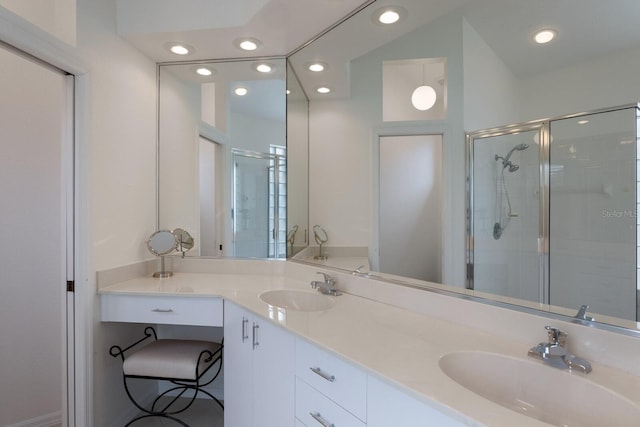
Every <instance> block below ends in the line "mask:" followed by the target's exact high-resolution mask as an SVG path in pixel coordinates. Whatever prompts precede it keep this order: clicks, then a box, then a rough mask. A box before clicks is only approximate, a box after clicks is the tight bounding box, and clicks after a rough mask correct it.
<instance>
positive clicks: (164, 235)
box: [147, 230, 179, 256]
mask: <svg viewBox="0 0 640 427" xmlns="http://www.w3.org/2000/svg"><path fill="white" fill-rule="evenodd" d="M178 244H179V242H178V237H176V235H175V234H174V233H172V232H171V231H170V230H158V231H156V232H155V233H153V234H152V235H151V237H149V240H147V248H148V249H149V252H151V253H152V254H154V255H156V256H164V255H169V254H170V253H171V252H173V251H175V250H177V249H178Z"/></svg>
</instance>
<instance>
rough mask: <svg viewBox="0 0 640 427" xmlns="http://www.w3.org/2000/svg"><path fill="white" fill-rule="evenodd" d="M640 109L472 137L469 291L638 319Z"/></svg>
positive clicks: (568, 118) (514, 127)
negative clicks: (639, 125) (639, 127)
mask: <svg viewBox="0 0 640 427" xmlns="http://www.w3.org/2000/svg"><path fill="white" fill-rule="evenodd" d="M638 111H639V110H638V106H637V105H631V106H623V107H618V108H612V109H606V110H599V111H596V112H591V113H580V114H574V115H571V116H564V117H559V118H555V119H549V120H540V121H534V122H529V123H525V124H518V125H509V126H505V127H501V128H494V129H487V130H482V131H477V132H472V133H469V134H467V153H468V159H467V179H468V192H467V193H468V197H467V203H468V206H467V288H469V289H475V290H478V291H482V292H487V293H491V294H497V295H501V296H504V297H509V298H516V299H519V300H526V301H531V302H534V303H542V304H549V305H552V306H557V307H567V308H572V309H575V310H577V309H578V308H579V307H580V306H582V305H585V304H587V305H589V306H590V312H594V313H599V314H602V315H607V316H612V317H616V318H622V319H627V320H632V321H635V320H637V319H638V313H637V305H638V304H637V299H638V286H637V280H636V275H637V271H638V270H637V264H638V263H637V259H638V254H639V253H640V252H639V251H638V246H637V240H638V238H637V237H638V218H637V199H638V197H637V194H638V191H639V190H638V188H639V187H638V181H639V177H638V161H639V160H638V148H637V147H638V139H637V138H638V129H637V128H638Z"/></svg>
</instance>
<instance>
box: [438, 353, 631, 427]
mask: <svg viewBox="0 0 640 427" xmlns="http://www.w3.org/2000/svg"><path fill="white" fill-rule="evenodd" d="M440 369H441V370H442V371H443V372H444V373H445V374H446V375H447V376H448V377H449V378H451V379H452V380H454V381H455V382H457V383H458V384H460V385H462V386H463V387H465V388H467V389H468V390H471V391H472V392H474V393H476V394H478V395H480V396H482V397H484V398H486V399H489V400H491V401H492V402H494V403H497V404H499V405H502V406H504V407H505V408H508V409H511V410H513V411H516V412H520V413H522V414H524V415H527V416H529V417H532V418H535V419H537V420H540V421H543V422H546V423H549V424H551V425H556V426H567V427H573V426H580V427H591V426H593V427H601V426H608V427H611V426H631V425H638V424H637V423H638V420H640V408H639V407H638V406H636V405H635V404H633V402H631V401H629V400H627V399H626V398H624V397H623V396H621V395H619V394H617V393H615V392H613V391H611V390H609V389H607V388H604V387H602V386H600V385H598V384H596V383H594V382H592V381H589V380H587V379H585V378H583V377H582V376H580V375H576V374H571V373H569V372H565V371H560V370H557V369H553V368H551V367H549V366H545V365H543V364H540V363H536V362H531V361H528V360H523V359H518V358H515V357H509V356H503V355H500V354H495V353H485V352H480V351H467V352H457V353H449V354H446V355H444V356H443V357H442V358H441V359H440Z"/></svg>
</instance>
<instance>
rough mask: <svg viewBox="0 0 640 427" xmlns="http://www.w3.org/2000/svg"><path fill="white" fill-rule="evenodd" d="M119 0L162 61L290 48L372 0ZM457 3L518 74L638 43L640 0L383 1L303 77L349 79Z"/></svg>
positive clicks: (122, 24)
mask: <svg viewBox="0 0 640 427" xmlns="http://www.w3.org/2000/svg"><path fill="white" fill-rule="evenodd" d="M116 1H117V6H118V8H117V11H118V12H117V16H118V32H119V34H120V35H121V36H122V37H123V38H125V39H126V40H128V41H129V42H130V43H132V44H133V45H134V46H136V47H137V48H138V49H139V50H141V51H142V52H144V53H145V54H146V55H148V56H149V57H150V58H152V59H153V60H155V61H156V62H171V61H180V60H202V59H229V58H257V57H270V56H285V55H288V54H289V53H291V52H293V51H294V50H296V49H297V48H298V47H300V46H302V45H304V44H305V43H306V42H308V41H309V40H312V39H314V37H316V36H317V35H319V34H321V33H322V32H323V31H324V30H326V29H327V28H329V27H330V26H332V25H333V24H335V23H336V22H338V21H340V20H341V19H342V18H343V17H345V16H347V15H349V14H350V13H352V12H353V11H354V10H357V9H359V8H361V7H362V6H363V5H365V4H367V3H371V1H363V0H116ZM383 5H400V6H402V7H404V9H405V10H406V11H407V13H406V16H405V17H404V19H403V20H402V21H401V22H400V23H399V24H395V25H393V26H381V25H376V24H375V23H374V22H373V21H372V19H371V14H372V11H374V10H376V9H378V8H380V7H381V6H383ZM452 12H459V13H461V14H462V15H463V16H464V17H465V19H466V20H467V22H468V23H469V24H470V25H471V26H472V27H473V28H474V29H475V30H476V32H477V33H478V34H479V35H480V37H482V39H483V40H484V41H485V42H486V43H487V44H488V45H489V46H491V48H492V49H493V50H494V52H495V53H496V54H497V55H498V57H500V58H501V59H502V61H503V62H504V63H505V65H506V66H507V67H508V68H509V69H510V70H511V71H512V73H513V74H514V75H515V76H516V77H518V78H526V77H527V76H532V75H534V74H537V73H539V72H541V71H550V70H553V69H558V68H561V67H565V66H568V65H574V64H577V63H580V62H583V61H587V60H592V59H593V58H594V57H602V56H604V55H607V54H609V53H611V52H614V51H622V50H626V49H637V48H640V25H639V24H638V23H639V22H640V1H638V0H614V1H612V2H608V1H603V0H377V1H376V2H375V3H373V4H371V5H370V6H369V7H368V8H367V9H365V10H364V11H363V12H362V13H360V14H358V15H356V16H354V17H352V18H351V19H349V20H348V21H347V22H346V23H345V24H344V25H340V26H339V27H338V28H337V29H336V30H334V31H332V32H330V33H329V34H327V35H325V36H323V37H321V38H320V39H318V40H317V41H316V42H314V43H313V46H314V48H307V49H303V50H302V51H301V52H299V53H297V54H296V56H297V62H298V63H299V64H304V63H305V62H306V61H307V60H322V61H323V62H326V63H327V64H329V68H328V73H325V74H324V75H323V76H322V77H320V76H318V77H316V76H305V77H304V79H306V80H305V81H303V82H302V83H303V85H304V86H305V88H309V87H312V86H313V85H314V84H315V83H314V82H313V81H311V80H310V79H311V78H318V79H320V78H322V79H323V81H324V82H326V81H327V80H331V81H333V82H334V83H333V84H334V85H337V86H339V85H348V64H349V62H350V61H351V60H353V59H354V58H357V57H359V56H361V55H363V54H364V53H366V52H369V51H371V50H372V49H374V48H376V47H378V46H381V45H384V44H386V43H389V42H390V41H391V40H394V39H396V38H398V37H400V36H402V35H403V34H405V33H407V32H409V31H411V30H413V29H416V28H418V27H420V26H423V25H425V23H429V22H432V21H435V20H436V19H438V18H439V17H442V16H444V15H446V14H448V13H452ZM542 27H552V28H554V29H557V31H558V37H557V39H556V40H555V41H554V42H552V43H550V44H549V45H545V46H538V45H535V44H533V43H532V42H531V33H532V32H533V31H534V30H536V29H539V28H542ZM240 37H253V38H256V39H259V40H260V41H261V42H262V44H261V46H260V48H259V49H258V50H256V51H253V52H249V53H248V52H244V51H241V50H240V49H238V48H237V47H236V46H235V45H234V41H235V40H236V39H238V38H240ZM346 41H348V42H346ZM168 42H181V43H185V44H188V45H190V46H192V47H194V48H195V51H194V52H193V53H191V54H189V55H186V56H181V57H177V56H176V55H174V54H171V53H170V52H169V51H168V49H167V48H166V44H167V43H168ZM316 46H317V47H318V49H316V48H315V47H316ZM307 74H308V73H307ZM238 78H245V77H242V76H238ZM249 78H250V77H249V76H247V77H246V79H249ZM304 79H303V80H304ZM318 82H320V80H318ZM343 92H345V91H343ZM346 92H347V93H348V88H347V90H346Z"/></svg>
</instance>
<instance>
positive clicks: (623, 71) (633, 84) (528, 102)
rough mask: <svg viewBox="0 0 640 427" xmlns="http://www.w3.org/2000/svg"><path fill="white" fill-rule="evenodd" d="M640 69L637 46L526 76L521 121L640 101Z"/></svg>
mask: <svg viewBox="0 0 640 427" xmlns="http://www.w3.org/2000/svg"><path fill="white" fill-rule="evenodd" d="M639 72H640V50H638V49H635V50H626V51H621V52H616V53H615V54H612V55H610V56H606V57H602V58H597V59H595V60H592V61H589V62H585V63H581V64H575V65H573V66H569V67H566V68H563V69H560V70H555V71H552V72H549V73H546V74H543V75H540V76H536V77H532V78H528V79H524V80H522V81H521V82H520V85H521V94H520V99H521V106H522V108H521V111H520V113H521V118H520V119H519V120H518V121H527V120H533V119H540V118H546V117H554V116H559V115H565V114H571V113H578V112H581V111H591V110H595V109H600V108H606V107H615V106H618V105H624V104H631V103H637V102H638V100H640V79H638V73H639Z"/></svg>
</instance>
